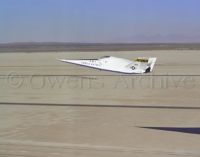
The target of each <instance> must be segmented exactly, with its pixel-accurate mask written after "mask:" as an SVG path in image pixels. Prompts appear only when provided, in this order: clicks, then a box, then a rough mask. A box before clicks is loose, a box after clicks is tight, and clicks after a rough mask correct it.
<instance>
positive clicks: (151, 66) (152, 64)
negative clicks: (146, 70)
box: [148, 58, 157, 72]
mask: <svg viewBox="0 0 200 157" xmlns="http://www.w3.org/2000/svg"><path fill="white" fill-rule="evenodd" d="M156 60H157V58H149V59H148V65H149V67H150V68H151V69H150V72H152V71H153V68H154V65H155V64H156Z"/></svg>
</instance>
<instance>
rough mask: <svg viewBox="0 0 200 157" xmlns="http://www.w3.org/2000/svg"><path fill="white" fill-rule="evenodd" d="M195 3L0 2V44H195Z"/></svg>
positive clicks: (198, 29) (199, 0)
mask: <svg viewBox="0 0 200 157" xmlns="http://www.w3.org/2000/svg"><path fill="white" fill-rule="evenodd" d="M199 8H200V0H0V42H31V41H35V42H37V41H45V42H49V41H57V42H137V41H138V42H154V41H157V40H163V41H170V40H171V41H172V42H174V41H175V42H176V41H179V40H180V41H182V40H183V41H187V40H188V41H196V42H200V9H199Z"/></svg>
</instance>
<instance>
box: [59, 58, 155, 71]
mask: <svg viewBox="0 0 200 157" xmlns="http://www.w3.org/2000/svg"><path fill="white" fill-rule="evenodd" d="M156 59H157V58H137V59H135V60H134V61H131V60H127V59H123V58H117V57H112V56H104V57H101V58H100V59H78V60H66V59H59V60H60V61H62V62H65V63H70V64H76V65H81V66H86V67H90V68H95V69H100V70H105V71H113V72H119V73H125V74H143V73H149V72H152V70H153V68H154V65H155V63H156Z"/></svg>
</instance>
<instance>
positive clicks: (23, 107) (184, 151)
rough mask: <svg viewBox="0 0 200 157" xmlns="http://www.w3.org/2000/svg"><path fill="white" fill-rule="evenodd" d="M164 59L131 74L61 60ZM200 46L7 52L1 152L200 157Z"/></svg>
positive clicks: (0, 102) (1, 76) (0, 81)
mask: <svg viewBox="0 0 200 157" xmlns="http://www.w3.org/2000/svg"><path fill="white" fill-rule="evenodd" d="M104 55H106V56H107V55H112V56H117V57H123V58H127V59H133V58H136V57H139V56H141V57H142V56H146V57H150V56H151V57H154V56H156V57H158V62H157V64H156V66H155V71H154V72H153V73H152V74H145V75H123V74H117V73H112V72H104V71H99V70H95V69H89V68H84V67H79V66H75V65H70V64H64V63H61V62H59V61H57V59H60V58H66V59H67V58H68V59H74V58H98V57H101V56H104ZM199 58H200V51H198V50H194V51H184V50H181V51H179V50H173V51H172V50H171V51H164V50H163V51H139V52H66V53H64V52H61V53H31V54H28V53H3V54H0V87H1V88H0V156H2V157H7V156H9V157H10V156H17V157H21V156H30V157H39V156H42V157H43V156H44V157H45V156H48V157H51V156H59V157H62V156H74V157H84V156H87V157H89V156H91V157H93V156H97V157H98V156H99V157H102V156H120V157H121V156H125V157H129V156H138V157H143V156H150V157H151V156H152V157H157V156H164V157H168V156H170V157H171V156H181V157H182V156H191V157H198V156H200V150H199V148H200V147H199V146H200V133H199V132H200V131H199V130H200V122H199V119H200V114H199V113H200V104H199V102H200V97H199V95H200V70H199V69H200V62H199Z"/></svg>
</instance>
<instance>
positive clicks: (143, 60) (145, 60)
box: [135, 58, 148, 63]
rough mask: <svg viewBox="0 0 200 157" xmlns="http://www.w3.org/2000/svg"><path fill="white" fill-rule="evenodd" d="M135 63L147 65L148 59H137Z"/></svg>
mask: <svg viewBox="0 0 200 157" xmlns="http://www.w3.org/2000/svg"><path fill="white" fill-rule="evenodd" d="M135 61H136V62H143V63H148V59H143V58H137V59H136V60H135Z"/></svg>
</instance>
